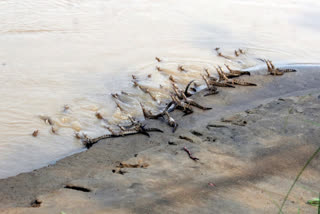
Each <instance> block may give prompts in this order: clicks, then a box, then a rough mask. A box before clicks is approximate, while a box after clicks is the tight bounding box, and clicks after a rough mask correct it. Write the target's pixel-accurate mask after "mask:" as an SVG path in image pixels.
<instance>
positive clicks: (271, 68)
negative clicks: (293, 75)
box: [264, 59, 297, 76]
mask: <svg viewBox="0 0 320 214" xmlns="http://www.w3.org/2000/svg"><path fill="white" fill-rule="evenodd" d="M264 61H265V63H266V64H267V67H268V72H269V74H270V75H273V76H282V75H283V74H284V73H288V72H296V71H297V70H295V69H279V68H275V66H274V65H273V64H272V62H271V61H270V60H266V59H265V60H264Z"/></svg>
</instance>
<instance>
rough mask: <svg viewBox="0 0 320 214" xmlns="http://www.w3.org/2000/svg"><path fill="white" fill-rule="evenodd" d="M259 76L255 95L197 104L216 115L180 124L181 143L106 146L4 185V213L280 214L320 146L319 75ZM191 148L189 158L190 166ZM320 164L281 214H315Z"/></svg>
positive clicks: (156, 140)
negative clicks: (288, 194)
mask: <svg viewBox="0 0 320 214" xmlns="http://www.w3.org/2000/svg"><path fill="white" fill-rule="evenodd" d="M290 67H294V68H295V69H297V70H298V72H296V73H290V74H285V75H284V76H280V77H273V76H266V75H265V73H266V71H263V70H262V71H259V72H257V73H256V74H254V72H253V74H254V75H251V76H250V77H247V78H246V79H247V80H248V81H251V82H255V83H257V84H258V86H257V87H255V88H252V87H237V88H236V89H227V88H221V89H220V93H219V94H217V95H214V96H208V97H204V96H203V95H204V92H200V93H198V94H196V95H195V96H194V99H195V100H196V101H198V102H199V103H201V104H203V105H205V106H210V107H212V108H213V109H212V110H210V111H202V110H196V111H195V112H194V113H193V114H191V115H188V116H185V117H182V113H180V112H174V113H173V115H174V117H175V118H176V120H177V122H178V123H179V128H178V130H177V131H176V132H175V133H172V132H171V129H170V127H168V126H167V125H165V124H164V123H163V122H161V121H146V123H147V125H148V126H150V127H151V126H152V127H158V128H161V129H162V130H163V131H164V133H163V134H162V133H152V134H151V137H150V138H148V137H146V136H143V135H134V136H128V137H125V138H115V139H106V140H102V141H101V142H99V143H98V144H96V145H94V146H93V147H92V148H91V149H89V150H87V151H85V152H82V153H79V154H75V155H72V156H70V157H67V158H65V159H63V160H60V161H58V162H57V163H56V164H55V165H50V166H48V167H45V168H42V169H38V170H35V171H32V172H29V173H23V174H20V175H18V176H15V177H10V178H7V179H2V180H0V193H1V194H0V212H1V213H61V212H65V213H277V211H278V208H277V204H278V205H279V204H281V202H282V200H283V198H284V197H285V194H286V193H287V191H288V189H289V188H290V185H291V184H292V182H293V180H294V179H295V177H296V175H297V174H298V172H299V171H300V169H301V168H302V167H303V165H304V164H305V163H306V161H307V160H308V158H309V157H310V156H311V155H312V154H313V153H314V152H315V151H316V149H317V148H318V147H319V146H320V141H319V139H320V131H319V129H320V84H319V82H320V68H319V66H317V65H292V66H290ZM183 148H186V149H187V150H188V151H190V152H191V157H193V158H198V159H199V160H192V159H191V158H190V157H189V155H188V153H187V152H186V151H185V150H183ZM319 163H320V158H319V157H316V158H315V159H314V160H313V161H312V163H311V165H309V166H308V168H307V170H306V171H305V172H304V174H303V175H302V177H301V178H300V180H299V181H298V183H297V185H296V186H295V188H294V190H293V192H292V193H291V194H290V196H289V198H288V201H287V203H286V205H285V207H284V210H283V212H284V213H298V210H299V209H300V211H301V212H302V213H315V212H316V208H315V207H313V206H310V205H307V204H306V201H307V200H309V199H311V198H313V197H318V195H319V191H320V183H319V178H320V164H319Z"/></svg>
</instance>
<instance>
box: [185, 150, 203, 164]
mask: <svg viewBox="0 0 320 214" xmlns="http://www.w3.org/2000/svg"><path fill="white" fill-rule="evenodd" d="M183 150H184V151H185V152H186V153H187V154H188V155H189V158H190V159H192V160H194V161H198V160H200V159H199V158H197V157H194V156H193V155H192V154H191V152H190V151H189V150H188V149H187V148H186V147H183Z"/></svg>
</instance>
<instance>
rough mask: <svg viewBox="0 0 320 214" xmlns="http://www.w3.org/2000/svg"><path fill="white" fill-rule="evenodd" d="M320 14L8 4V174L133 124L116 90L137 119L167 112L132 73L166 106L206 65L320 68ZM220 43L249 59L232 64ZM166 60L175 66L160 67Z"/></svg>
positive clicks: (288, 3) (280, 5)
mask: <svg viewBox="0 0 320 214" xmlns="http://www.w3.org/2000/svg"><path fill="white" fill-rule="evenodd" d="M319 10H320V2H319V1H316V0H307V1H302V0H301V1H297V0H280V1H279V0H277V1H276V0H269V1H256V0H255V1H253V0H241V1H236V0H225V1H217V0H214V1H212V0H198V1H191V0H183V1H179V0H177V1H170V0H163V1H151V0H137V1H132V0H131V1H130V0H121V1H115V0H48V1H42V0H24V1H17V0H10V1H9V0H1V1H0V16H1V19H0V83H1V86H0V95H1V102H0V130H1V132H0V133H1V134H0V137H1V138H0V178H5V177H8V176H13V175H16V174H18V173H21V172H27V171H31V170H33V169H36V168H39V167H42V166H45V165H47V164H50V163H53V162H54V161H56V160H58V159H60V158H63V157H65V156H67V155H70V154H72V153H75V152H79V151H81V150H82V148H83V147H82V144H81V142H80V141H79V140H78V139H76V138H74V136H73V135H74V132H76V131H80V132H85V133H87V134H88V135H89V136H98V135H99V134H103V133H105V132H106V129H105V126H108V125H110V124H115V123H117V122H119V121H121V120H123V119H126V115H125V114H123V113H122V112H121V111H120V110H119V109H118V108H116V105H115V103H114V101H113V100H112V97H111V96H110V93H112V92H120V91H121V90H124V91H126V92H128V93H130V94H131V95H130V96H127V98H125V100H124V101H123V103H121V105H122V106H123V108H125V109H126V111H127V112H128V113H130V114H132V115H135V116H137V117H139V114H140V116H141V110H140V108H139V101H143V102H144V104H145V105H146V106H149V107H150V108H151V107H156V106H158V103H157V102H155V101H153V100H152V99H151V98H150V96H148V95H145V94H144V93H142V92H140V91H139V90H138V89H136V88H133V87H132V82H131V75H132V74H134V75H136V76H137V79H138V80H139V81H140V83H141V84H144V85H146V86H149V87H150V89H151V91H152V93H153V94H154V96H156V98H157V99H158V101H160V100H161V99H165V98H167V95H168V93H166V92H168V90H169V89H168V88H167V89H166V87H167V85H168V84H167V83H166V82H164V81H167V79H168V75H170V74H172V75H173V76H175V73H174V72H177V75H176V76H175V78H176V79H177V80H178V81H180V82H179V83H180V84H185V83H187V82H188V81H189V80H190V79H193V78H196V77H197V75H198V76H199V73H200V72H201V70H202V69H203V68H204V67H209V68H213V66H214V65H215V64H221V65H223V63H229V64H231V65H232V66H238V67H239V68H244V67H246V66H247V67H249V66H255V65H256V64H257V63H258V60H255V58H257V57H260V58H269V59H272V60H273V61H274V62H278V63H291V62H299V63H313V62H319V59H320V42H319V38H320V22H318V21H319V20H320V11H319ZM216 47H221V51H223V53H225V54H226V55H230V56H231V55H233V50H235V49H237V48H243V49H244V50H245V52H246V55H245V56H240V59H241V60H238V59H236V60H235V61H234V60H227V59H224V58H221V57H217V54H216V52H215V50H214V49H215V48H216ZM155 57H159V58H160V59H161V60H163V62H161V63H158V62H157V61H156V60H155ZM248 58H249V59H248ZM159 64H160V66H162V67H164V68H166V69H170V70H166V72H164V73H161V72H158V71H156V69H155V67H156V66H159ZM178 65H184V66H185V68H187V69H189V70H190V72H189V73H188V74H184V75H182V74H179V72H178V71H177V69H176V68H177V67H178ZM170 72H173V73H170ZM148 74H151V76H150V77H147V75H148ZM199 79H200V76H199ZM159 84H162V85H163V86H164V88H163V89H159ZM137 100H138V101H137ZM65 105H67V106H68V107H69V109H64V106H65ZM97 112H99V113H100V114H101V115H103V117H104V118H106V120H98V119H97V118H96V117H95V114H96V113H97ZM41 117H50V118H51V119H52V121H53V123H54V126H53V127H54V130H55V132H56V133H53V132H52V130H51V129H52V127H51V126H50V125H48V124H46V123H45V122H44V121H43V120H41ZM34 130H39V134H38V136H37V137H33V136H32V133H33V131H34Z"/></svg>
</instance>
